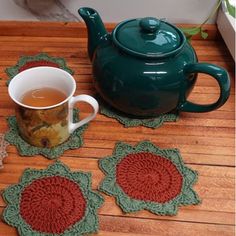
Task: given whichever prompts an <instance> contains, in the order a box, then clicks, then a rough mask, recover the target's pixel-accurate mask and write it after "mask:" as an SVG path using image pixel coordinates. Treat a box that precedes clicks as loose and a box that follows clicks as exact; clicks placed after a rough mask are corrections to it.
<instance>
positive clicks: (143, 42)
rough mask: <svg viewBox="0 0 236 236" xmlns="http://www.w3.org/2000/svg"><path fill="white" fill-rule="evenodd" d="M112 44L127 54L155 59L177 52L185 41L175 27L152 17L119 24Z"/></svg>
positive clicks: (114, 32) (113, 34) (113, 35)
mask: <svg viewBox="0 0 236 236" xmlns="http://www.w3.org/2000/svg"><path fill="white" fill-rule="evenodd" d="M112 37H113V42H114V43H115V45H116V46H118V47H119V48H120V49H122V50H124V51H126V52H127V53H129V54H132V55H136V56H141V57H148V58H156V57H165V56H169V55H171V54H173V53H176V52H178V51H179V50H180V49H181V48H182V47H183V45H184V42H185V40H186V38H185V36H184V34H183V33H182V31H180V30H179V29H178V28H177V27H175V26H174V25H172V24H169V23H167V22H164V21H162V20H158V19H157V18H154V17H146V18H142V19H131V20H127V21H124V22H121V23H120V24H119V25H117V27H116V28H115V29H114V31H113V33H112Z"/></svg>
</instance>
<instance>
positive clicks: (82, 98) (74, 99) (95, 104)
mask: <svg viewBox="0 0 236 236" xmlns="http://www.w3.org/2000/svg"><path fill="white" fill-rule="evenodd" d="M77 102H87V103H88V104H89V105H91V106H92V107H93V112H92V113H91V114H90V115H89V116H87V117H86V118H84V119H83V120H81V121H79V122H76V123H74V122H73V107H74V105H75V103H77ZM98 108H99V105H98V102H97V100H96V99H94V98H93V97H91V96H89V95H86V94H81V95H78V96H75V97H72V98H71V99H70V100H69V133H70V134H71V133H73V132H74V131H75V130H76V129H77V128H79V127H81V126H82V125H84V124H86V123H88V122H89V121H91V120H92V119H93V118H94V117H95V116H96V114H97V113H98Z"/></svg>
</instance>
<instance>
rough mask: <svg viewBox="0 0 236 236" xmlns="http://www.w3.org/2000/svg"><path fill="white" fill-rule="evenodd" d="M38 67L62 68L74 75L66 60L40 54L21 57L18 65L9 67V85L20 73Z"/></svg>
mask: <svg viewBox="0 0 236 236" xmlns="http://www.w3.org/2000/svg"><path fill="white" fill-rule="evenodd" d="M36 66H52V67H57V68H61V69H63V70H65V71H67V72H69V73H70V74H73V73H74V72H73V71H72V70H71V69H70V68H69V67H67V65H66V62H65V59H64V58H60V57H52V56H49V55H48V54H46V53H39V54H37V55H34V56H22V57H20V59H19V60H18V62H17V64H16V65H14V66H11V67H8V68H7V69H6V70H5V71H6V73H7V75H8V76H9V77H10V79H9V80H7V85H8V84H9V83H10V81H11V79H12V78H13V77H14V76H15V75H17V74H18V73H19V72H21V71H24V70H26V69H29V68H32V67H36Z"/></svg>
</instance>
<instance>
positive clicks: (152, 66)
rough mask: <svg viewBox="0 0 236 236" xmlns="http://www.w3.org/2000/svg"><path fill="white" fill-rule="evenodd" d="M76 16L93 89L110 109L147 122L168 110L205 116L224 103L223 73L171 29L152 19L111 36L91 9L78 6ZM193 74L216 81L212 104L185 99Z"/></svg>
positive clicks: (225, 77) (227, 84)
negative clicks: (217, 92) (83, 32)
mask: <svg viewBox="0 0 236 236" xmlns="http://www.w3.org/2000/svg"><path fill="white" fill-rule="evenodd" d="M79 14H80V16H81V17H82V18H83V19H84V21H85V23H86V26H87V30H88V54H89V58H90V60H91V62H92V66H93V77H94V84H95V88H96V90H97V92H98V94H99V95H100V96H101V97H102V98H103V99H104V101H105V102H107V103H108V104H109V105H110V106H112V107H113V108H115V109H117V110H119V111H121V112H123V113H126V114H127V115H130V116H135V117H140V118H141V117H142V118H146V117H147V118H148V117H155V116H158V115H160V114H165V113H168V112H171V111H185V112H209V111H212V110H215V109H217V108H219V107H220V106H222V105H223V104H224V103H225V102H226V101H227V99H228V97H229V92H230V79H229V75H228V73H227V71H226V70H224V69H223V68H221V67H218V66H216V65H213V64H208V63H198V59H197V56H196V53H195V51H194V49H193V48H192V46H191V45H190V44H189V43H188V42H187V40H186V37H185V35H184V34H183V32H182V31H181V30H180V29H178V28H177V27H175V26H174V25H172V24H170V23H167V22H165V21H162V20H158V19H156V18H153V17H146V18H141V19H140V18H138V19H130V20H126V21H123V22H121V23H119V24H118V25H117V26H116V27H115V29H114V30H113V32H112V33H111V34H110V33H108V32H107V31H106V29H105V27H104V24H103V23H102V20H101V18H100V16H99V14H98V13H97V11H95V10H94V9H92V8H88V7H83V8H80V9H79ZM206 53H207V52H206ZM198 73H206V74H208V75H210V76H212V77H213V78H215V79H216V80H217V82H218V84H219V87H220V95H219V98H218V100H217V101H216V102H215V103H212V104H207V105H205V104H204V105H201V104H195V103H192V102H189V101H188V100H187V97H188V95H189V94H190V92H191V91H192V89H193V87H194V84H195V82H196V79H197V74H198Z"/></svg>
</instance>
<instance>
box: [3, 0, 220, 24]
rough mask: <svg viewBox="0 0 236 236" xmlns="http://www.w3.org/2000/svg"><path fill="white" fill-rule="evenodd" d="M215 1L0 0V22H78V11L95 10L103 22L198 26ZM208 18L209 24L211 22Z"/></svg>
mask: <svg viewBox="0 0 236 236" xmlns="http://www.w3.org/2000/svg"><path fill="white" fill-rule="evenodd" d="M216 2H217V0H0V20H32V21H38V20H41V21H79V20H80V17H79V15H78V13H77V10H78V8H80V7H82V6H90V7H93V8H95V9H96V10H97V11H98V12H99V13H100V15H101V17H102V19H103V20H104V22H120V21H122V20H124V19H127V18H137V17H144V16H154V17H157V18H166V19H167V20H168V21H170V22H173V23H201V22H203V21H204V20H205V19H206V17H207V16H208V15H209V13H210V12H211V10H212V9H213V7H214V5H215V4H216ZM214 22H215V20H214V19H212V20H211V21H210V22H209V23H214Z"/></svg>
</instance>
